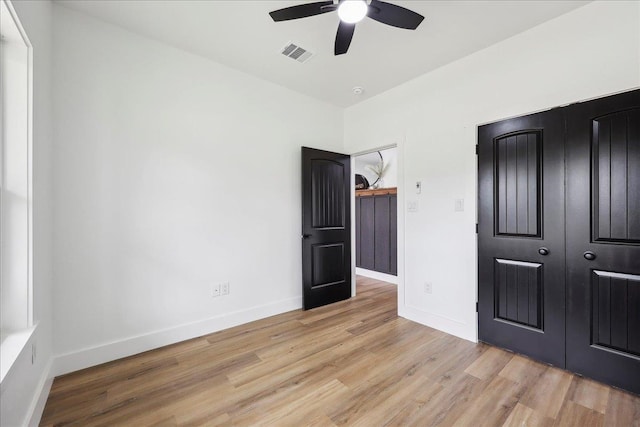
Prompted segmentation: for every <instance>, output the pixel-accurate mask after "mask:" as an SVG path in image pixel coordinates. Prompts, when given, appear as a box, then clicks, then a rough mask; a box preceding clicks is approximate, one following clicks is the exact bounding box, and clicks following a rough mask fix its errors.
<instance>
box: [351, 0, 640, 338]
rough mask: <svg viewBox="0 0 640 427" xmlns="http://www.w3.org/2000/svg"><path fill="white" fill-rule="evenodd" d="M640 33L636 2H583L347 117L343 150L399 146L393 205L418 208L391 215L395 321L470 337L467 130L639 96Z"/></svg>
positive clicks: (472, 250)
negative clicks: (395, 222)
mask: <svg viewBox="0 0 640 427" xmlns="http://www.w3.org/2000/svg"><path fill="white" fill-rule="evenodd" d="M639 34H640V3H638V2H595V3H591V4H588V5H586V6H584V7H582V8H580V9H577V10H575V11H573V12H570V13H568V14H566V15H563V16H560V17H558V18H556V19H554V20H552V21H549V22H547V23H544V24H542V25H540V26H538V27H536V28H533V29H531V30H529V31H526V32H524V33H522V34H520V35H517V36H515V37H513V38H511V39H508V40H506V41H504V42H501V43H499V44H496V45H494V46H491V47H489V48H487V49H485V50H483V51H480V52H477V53H475V54H473V55H470V56H468V57H466V58H463V59H461V60H459V61H457V62H454V63H452V64H450V65H447V66H445V67H442V68H440V69H438V70H435V71H433V72H431V73H429V74H426V75H424V76H422V77H420V78H418V79H416V80H413V81H411V82H408V83H406V84H404V85H402V86H400V87H398V88H395V89H393V90H391V91H389V92H386V93H384V94H382V95H379V96H377V97H375V98H372V99H370V100H367V101H365V102H363V103H361V104H358V105H356V106H353V107H351V108H349V109H347V110H346V112H345V146H346V150H347V151H348V152H360V151H365V150H367V149H369V148H373V147H377V146H384V145H387V144H390V143H394V142H396V141H400V146H399V152H400V153H401V154H400V155H401V156H402V159H401V161H402V164H403V168H402V171H403V172H402V174H403V175H404V186H405V188H406V189H407V190H406V192H405V193H404V194H403V197H404V198H402V197H400V198H399V206H400V209H401V210H402V209H403V206H402V205H401V204H400V203H401V202H403V201H404V202H405V204H406V203H408V202H410V201H418V203H419V212H415V213H408V212H406V206H405V207H404V212H402V211H401V212H400V214H401V215H404V225H402V227H403V228H404V230H400V232H401V233H403V234H404V238H405V248H404V253H405V256H404V258H405V271H404V279H402V273H400V275H399V276H400V277H401V280H400V286H399V297H400V298H399V312H400V314H401V315H403V316H406V317H408V318H410V319H413V320H415V321H418V322H421V323H424V324H427V325H430V326H433V327H436V328H438V329H442V330H444V331H446V332H449V333H452V334H455V335H458V336H460V337H463V338H466V339H469V340H476V339H477V333H476V313H475V301H476V288H477V279H476V268H477V267H476V235H475V230H474V227H475V221H476V203H475V202H476V157H475V154H474V153H475V151H474V145H475V144H476V127H477V125H479V124H483V123H487V122H490V121H495V120H498V119H502V118H507V117H511V116H516V115H521V114H526V113H530V112H535V111H538V110H542V109H548V108H550V107H554V106H558V105H562V104H566V103H570V102H574V101H578V100H584V99H587V98H592V97H597V96H601V95H606V94H611V93H614V92H618V91H622V90H625V89H630V88H634V87H638V86H639V85H640V37H639ZM398 135H403V136H404V138H398ZM418 180H420V181H422V183H423V188H422V193H421V194H420V195H417V194H416V193H415V191H414V190H413V186H414V184H415V182H416V181H418ZM457 198H463V199H464V200H465V211H464V212H454V199H457ZM399 223H400V224H403V222H402V221H399ZM399 265H401V264H399ZM426 281H430V282H432V284H433V293H432V294H425V293H424V292H423V289H424V286H423V284H424V282H426Z"/></svg>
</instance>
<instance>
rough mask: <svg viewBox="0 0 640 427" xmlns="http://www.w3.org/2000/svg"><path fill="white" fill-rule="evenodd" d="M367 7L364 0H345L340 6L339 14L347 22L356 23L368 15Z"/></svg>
mask: <svg viewBox="0 0 640 427" xmlns="http://www.w3.org/2000/svg"><path fill="white" fill-rule="evenodd" d="M367 9H368V7H367V2H365V1H364V0H343V1H342V3H340V6H338V16H339V17H340V19H341V20H342V21H344V22H346V23H347V24H355V23H356V22H360V21H362V18H364V17H365V16H366V15H367Z"/></svg>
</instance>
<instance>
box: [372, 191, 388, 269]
mask: <svg viewBox="0 0 640 427" xmlns="http://www.w3.org/2000/svg"><path fill="white" fill-rule="evenodd" d="M373 203H374V205H375V207H374V209H373V211H374V216H375V219H374V223H375V236H374V239H375V243H374V252H375V255H374V261H375V262H374V264H375V267H374V270H375V271H382V272H384V273H388V272H389V261H390V254H389V248H390V243H389V237H390V224H389V218H390V217H389V196H388V195H386V196H374V197H373Z"/></svg>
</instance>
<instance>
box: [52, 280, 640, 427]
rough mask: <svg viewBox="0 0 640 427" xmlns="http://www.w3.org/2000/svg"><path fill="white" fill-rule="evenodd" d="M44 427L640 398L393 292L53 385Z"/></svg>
mask: <svg viewBox="0 0 640 427" xmlns="http://www.w3.org/2000/svg"><path fill="white" fill-rule="evenodd" d="M42 424H43V425H65V424H75V425H109V426H111V425H128V426H144V425H176V424H178V425H231V426H254V425H276V426H305V425H309V426H333V425H350V426H366V427H371V426H381V425H390V426H404V425H416V426H432V425H459V426H481V425H486V426H502V425H508V426H518V427H522V426H537V425H548V426H552V425H557V426H580V427H585V426H602V425H605V426H624V427H626V426H639V425H640V397H637V396H633V395H631V394H628V393H625V392H622V391H620V390H616V389H613V388H610V387H607V386H605V385H602V384H599V383H596V382H594V381H590V380H588V379H583V378H579V377H577V376H574V375H572V374H570V373H568V372H565V371H563V370H560V369H556V368H552V367H549V366H546V365H543V364H540V363H537V362H534V361H532V360H529V359H527V358H524V357H521V356H518V355H514V354H512V353H508V352H506V351H503V350H500V349H497V348H493V347H489V346H487V345H483V344H473V343H470V342H468V341H464V340H461V339H458V338H455V337H453V336H450V335H447V334H444V333H442V332H439V331H436V330H434V329H431V328H428V327H425V326H421V325H419V324H416V323H413V322H411V321H408V320H406V319H402V318H399V317H397V315H396V291H395V286H393V285H388V284H385V283H382V282H378V281H375V280H371V279H365V278H360V279H359V281H358V296H357V297H356V298H355V299H352V300H349V301H343V302H341V303H337V304H333V305H331V306H327V307H322V308H319V309H315V310H311V311H307V312H303V311H293V312H290V313H286V314H282V315H278V316H274V317H271V318H268V319H264V320H260V321H257V322H253V323H250V324H247V325H243V326H239V327H236V328H232V329H229V330H225V331H222V332H218V333H215V334H211V335H208V336H204V337H201V338H197V339H193V340H190V341H185V342H182V343H179V344H175V345H172V346H168V347H163V348H160V349H158V350H154V351H150V352H147V353H143V354H140V355H137V356H133V357H129V358H126V359H122V360H118V361H115V362H111V363H107V364H104V365H101V366H97V367H94V368H90V369H86V370H83V371H79V372H76V373H72V374H69V375H65V376H62V377H59V378H56V379H55V381H54V383H53V388H52V389H51V394H50V396H49V399H48V401H47V405H46V408H45V411H44V415H43V418H42Z"/></svg>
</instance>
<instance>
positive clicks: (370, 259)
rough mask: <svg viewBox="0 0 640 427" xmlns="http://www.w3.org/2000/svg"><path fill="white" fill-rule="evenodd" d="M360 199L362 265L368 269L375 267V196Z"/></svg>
mask: <svg viewBox="0 0 640 427" xmlns="http://www.w3.org/2000/svg"><path fill="white" fill-rule="evenodd" d="M358 199H360V265H359V267H362V268H365V269H367V270H373V269H375V268H376V267H375V253H374V248H375V242H374V238H375V233H374V231H375V217H374V206H373V203H374V201H373V197H358Z"/></svg>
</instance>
